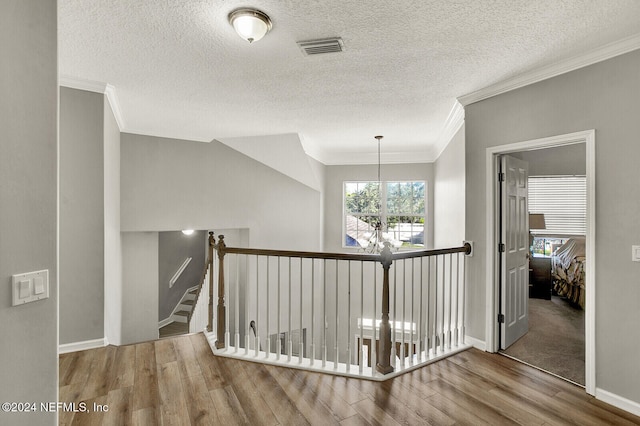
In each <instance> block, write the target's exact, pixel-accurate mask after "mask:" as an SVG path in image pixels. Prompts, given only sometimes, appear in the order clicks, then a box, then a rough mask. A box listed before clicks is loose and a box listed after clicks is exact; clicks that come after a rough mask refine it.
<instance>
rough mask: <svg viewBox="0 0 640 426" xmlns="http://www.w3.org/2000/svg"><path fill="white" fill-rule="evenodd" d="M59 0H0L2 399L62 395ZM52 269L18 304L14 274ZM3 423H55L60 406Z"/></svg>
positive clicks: (1, 418) (7, 417) (1, 416)
mask: <svg viewBox="0 0 640 426" xmlns="http://www.w3.org/2000/svg"><path fill="white" fill-rule="evenodd" d="M56 7H57V5H56V1H55V0H7V1H3V2H0V52H2V59H1V60H0V93H2V95H1V96H0V158H2V166H1V167H0V235H1V237H0V280H1V283H0V324H2V325H1V326H0V341H1V342H2V343H1V344H0V360H1V361H2V362H0V378H1V381H2V386H0V402H5V401H15V402H19V401H38V402H40V401H42V402H48V401H57V400H58V370H57V369H58V357H57V350H58V336H57V334H58V331H57V327H58V318H57V306H58V296H57V295H58V279H57V277H58V270H57V263H58V259H57V249H56V244H57V242H56V228H57V212H56V211H57V210H56V209H57V207H56V205H57V173H58V168H57V149H58V148H57V145H58V141H57V139H58V138H57V107H58V91H57V87H58V82H57V78H58V75H57V62H56V61H57V24H56ZM41 269H48V270H49V298H48V299H46V300H42V301H38V302H33V303H29V304H27V305H23V306H16V307H12V306H11V275H13V274H19V273H23V272H30V271H38V270H41ZM0 424H6V425H8V424H11V425H44V424H48V425H53V424H56V415H55V414H54V413H50V414H46V413H29V414H17V413H4V412H2V411H0Z"/></svg>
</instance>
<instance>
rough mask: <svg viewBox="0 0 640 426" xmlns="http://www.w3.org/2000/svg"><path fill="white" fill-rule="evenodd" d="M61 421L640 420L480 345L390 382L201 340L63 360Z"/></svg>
mask: <svg viewBox="0 0 640 426" xmlns="http://www.w3.org/2000/svg"><path fill="white" fill-rule="evenodd" d="M59 379H60V401H61V402H66V403H69V402H76V403H79V402H81V401H84V402H86V404H87V408H88V409H89V410H93V408H94V404H98V405H96V407H99V406H104V407H108V411H106V412H87V413H83V412H78V413H73V412H61V413H60V424H61V425H70V424H78V425H125V424H139V425H188V424H193V425H200V424H202V425H219V424H222V425H234V424H250V425H304V424H317V425H329V424H341V425H397V424H405V425H422V424H432V425H453V424H467V425H482V424H489V425H502V424H505V425H506V424H525V425H566V424H576V425H606V424H610V425H634V424H640V418H639V417H635V416H633V415H631V414H628V413H626V412H624V411H622V410H619V409H617V408H615V407H612V406H610V405H607V404H605V403H603V402H600V401H597V400H595V399H594V398H592V397H590V396H588V395H587V394H586V393H585V392H584V390H583V389H581V388H579V387H577V386H573V385H571V384H570V383H567V382H565V381H563V380H560V379H557V378H555V377H553V376H551V375H548V374H545V373H543V372H540V371H538V370H536V369H533V368H530V367H527V366H526V365H523V364H520V363H518V362H516V361H513V360H511V359H508V358H506V357H503V356H501V355H496V354H488V353H485V352H481V351H478V350H475V349H471V350H469V351H466V352H462V353H460V354H457V355H454V356H452V357H450V358H448V359H446V360H443V361H439V362H437V363H435V364H431V365H428V366H426V367H423V368H420V369H418V370H415V371H413V372H411V373H407V374H405V375H402V376H399V377H396V378H394V379H391V380H388V381H386V382H382V383H377V382H370V381H366V380H359V379H351V378H344V377H339V376H329V375H323V374H319V373H309V372H305V371H300V370H292V369H287V368H281V367H274V366H267V365H263V364H255V363H249V362H243V361H237V360H233V359H228V358H220V357H215V356H213V354H212V353H211V351H210V349H209V347H208V345H207V342H206V340H205V338H204V336H203V335H202V334H193V335H185V336H179V337H173V338H167V339H161V340H158V341H155V342H146V343H140V344H137V345H130V346H120V347H114V346H108V347H105V348H100V349H92V350H88V351H82V352H74V353H68V354H63V355H60V378H59Z"/></svg>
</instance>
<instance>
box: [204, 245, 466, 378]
mask: <svg viewBox="0 0 640 426" xmlns="http://www.w3.org/2000/svg"><path fill="white" fill-rule="evenodd" d="M214 247H215V248H216V252H217V256H216V257H218V258H219V259H220V261H219V263H218V265H217V272H216V274H214V282H215V287H216V289H215V290H218V289H220V290H222V293H219V294H217V301H218V308H217V312H218V313H219V314H218V315H216V317H215V321H213V322H212V323H213V328H212V331H211V332H210V333H208V334H207V336H208V338H209V342H210V344H211V346H212V349H213V350H214V353H216V354H217V355H221V356H228V357H234V358H240V359H246V360H251V361H257V362H263V363H270V364H278V365H286V366H290V367H294V368H303V369H307V370H314V371H325V372H329V373H333V374H341V375H347V376H356V377H363V378H369V379H373V380H385V379H387V378H389V377H393V376H394V375H397V374H399V373H401V372H403V371H409V370H412V369H415V368H417V367H419V366H421V365H425V364H428V363H430V362H434V361H436V360H438V359H441V358H443V357H446V356H449V355H451V354H454V353H457V352H459V351H461V350H465V349H467V348H469V347H470V346H469V345H466V344H465V342H464V335H465V334H464V324H465V318H464V301H465V296H464V295H465V272H464V269H465V268H464V267H465V254H469V253H470V248H471V247H470V246H468V245H465V246H463V247H456V248H450V249H442V250H421V251H415V252H398V253H391V252H390V251H389V250H388V249H386V250H385V251H383V253H381V254H340V253H310V252H293V251H277V250H259V249H241V248H231V247H226V245H225V243H224V236H222V235H221V236H220V237H219V242H218V244H215V243H214ZM207 281H208V280H207ZM212 311H213V310H212V309H211V310H210V312H212ZM252 324H253V327H252ZM231 337H233V341H231V339H230V338H231Z"/></svg>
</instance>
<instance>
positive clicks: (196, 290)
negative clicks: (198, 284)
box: [188, 288, 198, 294]
mask: <svg viewBox="0 0 640 426" xmlns="http://www.w3.org/2000/svg"><path fill="white" fill-rule="evenodd" d="M188 294H198V289H197V288H194V289H193V290H191V291H190V292H189V293H188Z"/></svg>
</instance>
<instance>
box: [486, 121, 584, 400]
mask: <svg viewBox="0 0 640 426" xmlns="http://www.w3.org/2000/svg"><path fill="white" fill-rule="evenodd" d="M575 143H585V145H586V153H587V159H586V162H587V164H586V166H587V240H586V256H587V259H589V267H588V268H586V274H585V275H586V277H585V285H586V288H587V289H588V291H587V292H586V301H585V381H586V383H585V388H586V391H587V393H588V394H590V395H594V394H595V391H596V368H595V365H596V364H595V357H596V344H595V340H596V336H595V318H596V313H595V300H596V294H595V293H596V279H595V278H596V275H595V269H596V267H595V265H596V251H595V247H596V227H595V223H596V222H595V211H596V198H595V197H596V192H595V181H596V175H595V130H586V131H582V132H575V133H569V134H566V135H558V136H552V137H548V138H542V139H535V140H530V141H524V142H517V143H512V144H506V145H499V146H493V147H488V148H487V150H486V200H487V203H486V204H487V207H486V218H485V219H486V227H487V234H486V238H487V245H486V252H487V260H486V300H487V302H486V323H485V324H486V328H485V341H486V346H487V351H489V352H497V351H498V349H499V341H498V339H497V336H498V326H499V324H498V321H497V313H498V311H497V308H498V306H499V297H498V294H499V293H498V288H497V280H496V279H495V277H497V275H498V272H499V271H498V270H497V265H498V262H497V256H496V255H495V254H496V252H497V251H496V248H497V245H498V242H499V235H498V234H497V232H498V224H497V221H498V214H497V211H498V205H497V193H498V188H497V186H498V183H497V179H496V175H497V172H498V168H497V156H498V155H499V154H506V153H510V152H518V151H526V150H533V149H543V148H550V147H554V146H560V145H571V144H575Z"/></svg>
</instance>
